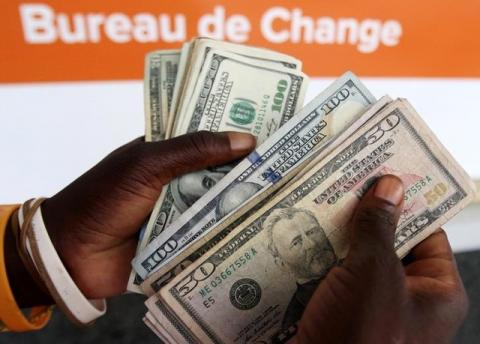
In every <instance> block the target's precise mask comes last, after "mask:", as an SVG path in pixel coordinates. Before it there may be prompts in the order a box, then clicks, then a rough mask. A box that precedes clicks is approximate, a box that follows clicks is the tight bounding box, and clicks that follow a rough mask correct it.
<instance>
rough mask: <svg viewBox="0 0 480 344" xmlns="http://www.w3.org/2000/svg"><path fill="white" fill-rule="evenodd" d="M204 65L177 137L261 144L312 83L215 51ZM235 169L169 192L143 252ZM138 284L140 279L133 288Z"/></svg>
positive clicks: (195, 178) (198, 177)
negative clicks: (248, 137)
mask: <svg viewBox="0 0 480 344" xmlns="http://www.w3.org/2000/svg"><path fill="white" fill-rule="evenodd" d="M205 63H206V66H205V67H204V69H203V71H202V73H201V74H200V76H199V81H202V84H199V85H198V86H197V88H196V90H197V91H196V92H195V94H194V95H195V99H196V101H195V102H194V103H192V106H191V108H189V116H188V121H186V122H185V121H184V123H185V125H184V126H183V127H177V133H176V134H178V135H179V134H184V133H189V132H196V131H199V130H207V131H212V132H219V131H229V130H233V131H241V132H248V133H251V134H253V135H255V136H256V137H257V143H258V144H260V143H262V142H263V141H264V140H265V139H266V138H267V137H269V136H270V135H271V134H273V133H274V132H275V131H276V130H277V129H278V128H279V127H280V126H282V125H283V124H284V123H286V122H287V121H288V120H289V119H290V118H292V117H293V115H294V114H295V113H296V112H297V111H298V109H299V108H300V107H301V106H302V105H303V99H304V96H305V91H306V86H307V83H308V78H307V77H306V76H305V75H304V74H303V73H302V72H300V71H297V70H294V69H291V68H285V67H283V66H282V65H281V64H273V63H267V62H261V61H255V60H252V59H249V58H246V57H243V56H240V55H236V54H232V53H228V52H222V51H217V50H210V52H209V53H208V55H207V59H206V62H205ZM175 136H176V135H175ZM231 168H232V166H230V165H228V166H221V167H217V168H212V169H209V170H204V171H199V172H195V173H190V174H187V175H184V176H182V177H180V178H178V179H175V180H173V181H172V182H171V183H170V184H169V185H168V186H167V187H165V188H164V190H163V191H162V194H161V195H160V198H159V199H158V201H157V203H156V205H155V207H154V210H153V212H152V215H151V217H150V220H149V222H148V225H147V229H146V231H145V234H144V237H143V239H142V242H141V244H140V246H139V249H142V248H143V247H145V245H147V244H148V243H149V242H151V241H152V240H153V239H155V238H156V237H157V236H158V235H159V234H160V233H161V232H162V231H163V230H164V229H165V228H166V227H167V226H169V225H170V224H171V223H172V222H173V221H174V220H175V219H176V218H178V217H179V216H180V214H181V213H182V212H184V211H186V210H187V209H188V208H189V207H190V206H191V205H192V204H193V203H195V201H196V200H197V199H198V198H200V197H201V196H202V195H203V194H204V193H206V192H207V191H208V190H209V189H210V188H211V187H213V186H214V185H215V184H216V183H217V182H218V181H219V180H220V179H221V178H222V177H223V176H225V175H226V174H227V173H228V172H229V171H230V169H231ZM140 281H141V279H140V278H136V279H135V282H134V284H139V282H140ZM129 289H132V288H129Z"/></svg>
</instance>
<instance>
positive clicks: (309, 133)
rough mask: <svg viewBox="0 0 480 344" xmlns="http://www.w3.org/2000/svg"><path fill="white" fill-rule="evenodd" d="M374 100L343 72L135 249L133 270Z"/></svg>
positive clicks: (276, 175)
mask: <svg viewBox="0 0 480 344" xmlns="http://www.w3.org/2000/svg"><path fill="white" fill-rule="evenodd" d="M374 102H375V98H374V97H373V96H372V95H371V94H370V92H369V91H368V90H367V89H366V88H365V87H364V86H363V85H362V84H361V83H360V81H359V80H358V79H357V78H356V77H355V76H354V75H353V74H352V73H346V74H344V75H343V76H342V77H341V78H339V79H338V80H337V81H335V82H334V83H333V84H332V85H331V86H330V87H329V88H327V89H326V90H325V91H324V92H322V93H321V94H320V95H319V96H317V97H316V98H315V99H314V100H313V101H312V102H310V103H309V104H308V105H307V106H305V107H304V108H303V109H302V110H301V111H300V112H299V114H298V115H296V116H295V117H294V118H293V119H292V120H290V121H289V122H287V123H286V124H285V125H284V126H283V127H282V128H280V129H279V130H278V131H277V132H276V133H275V134H273V135H272V136H271V137H270V138H269V139H268V140H267V141H266V142H265V143H264V144H263V145H261V146H260V147H258V148H257V149H256V150H255V151H254V152H253V153H251V154H250V155H249V157H248V158H246V159H244V160H243V161H242V162H241V163H240V164H238V165H237V166H236V167H235V168H234V169H233V170H232V171H231V172H230V173H229V174H228V175H227V177H225V178H223V179H222V180H220V181H219V182H218V183H217V184H216V185H215V186H214V187H213V188H212V189H211V190H210V191H209V192H208V193H206V194H205V195H204V196H203V197H202V198H201V199H200V200H199V201H198V202H196V203H195V204H193V205H192V206H191V207H190V208H189V209H188V210H187V211H186V212H184V213H183V214H182V215H181V216H180V217H179V218H178V219H177V220H176V221H175V222H173V223H172V224H171V225H170V226H169V227H167V229H166V230H165V231H163V232H162V233H160V235H159V236H158V237H157V238H156V239H155V240H153V241H152V242H151V243H150V244H148V245H147V246H146V247H145V248H144V249H143V250H142V251H141V252H139V253H138V254H137V256H136V257H135V259H134V260H133V267H134V269H135V271H136V272H137V273H138V274H139V275H140V276H141V277H142V278H145V277H146V276H148V275H149V274H151V273H153V272H154V271H156V270H158V269H159V268H160V267H161V266H162V265H164V264H165V263H167V262H168V261H169V260H170V259H172V258H173V257H174V256H175V255H177V254H178V253H179V252H180V251H182V250H183V249H185V247H187V245H189V244H190V243H191V242H193V241H194V240H196V239H199V238H201V237H202V236H203V235H205V234H206V232H208V231H209V230H210V229H211V228H212V227H213V226H214V225H215V223H217V222H219V221H220V220H221V219H223V218H224V217H225V216H226V215H229V217H231V214H232V213H233V211H234V210H235V209H237V208H238V207H239V206H241V205H242V203H244V202H246V201H248V200H249V199H256V200H258V201H260V200H261V199H262V195H263V197H265V195H268V192H267V191H268V189H269V188H271V187H273V186H274V185H275V186H278V185H281V183H285V182H286V181H287V175H289V172H291V171H292V170H294V169H295V168H296V167H298V166H300V165H301V164H302V163H304V162H305V161H306V160H307V159H308V157H310V156H311V155H312V154H313V153H314V152H315V151H316V150H317V149H319V147H321V146H322V145H323V144H325V143H326V142H327V141H328V139H331V138H332V137H334V135H335V134H337V133H339V132H341V131H342V130H343V129H344V128H345V127H346V126H347V124H349V123H351V122H352V120H353V119H355V118H356V117H357V116H358V115H360V114H361V113H363V112H364V111H365V110H366V109H367V108H368V107H369V106H370V105H372V104H373V103H374ZM290 177H291V175H290ZM250 204H252V203H250ZM252 205H253V204H252Z"/></svg>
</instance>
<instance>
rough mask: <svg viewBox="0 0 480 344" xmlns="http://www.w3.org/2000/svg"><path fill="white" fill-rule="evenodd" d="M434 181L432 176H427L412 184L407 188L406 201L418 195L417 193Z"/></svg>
mask: <svg viewBox="0 0 480 344" xmlns="http://www.w3.org/2000/svg"><path fill="white" fill-rule="evenodd" d="M432 182H433V179H432V177H430V176H426V177H424V178H422V179H420V180H419V181H417V182H416V183H415V184H412V185H411V186H410V187H409V188H408V189H406V190H405V202H408V201H410V200H411V199H412V198H414V197H415V196H417V194H419V193H421V192H422V191H423V190H424V189H425V188H426V187H427V186H429V185H430V184H431V183H432Z"/></svg>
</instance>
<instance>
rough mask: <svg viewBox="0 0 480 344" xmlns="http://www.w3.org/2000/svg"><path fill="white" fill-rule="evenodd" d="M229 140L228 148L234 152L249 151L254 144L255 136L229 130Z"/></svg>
mask: <svg viewBox="0 0 480 344" xmlns="http://www.w3.org/2000/svg"><path fill="white" fill-rule="evenodd" d="M227 135H228V139H229V140H230V149H231V150H232V152H235V153H243V152H245V153H246V152H249V151H251V150H252V149H253V148H255V145H256V139H255V136H253V135H250V134H245V133H238V132H236V131H230V132H228V133H227Z"/></svg>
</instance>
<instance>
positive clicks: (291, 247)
mask: <svg viewBox="0 0 480 344" xmlns="http://www.w3.org/2000/svg"><path fill="white" fill-rule="evenodd" d="M263 228H264V230H265V235H266V245H267V249H268V251H269V252H270V253H271V255H272V256H273V258H274V260H275V264H276V265H277V266H279V267H280V268H281V269H282V270H284V271H286V272H288V273H290V274H291V275H292V276H293V277H294V278H295V280H296V285H297V289H296V291H295V293H294V294H293V296H292V298H291V300H290V303H289V304H288V306H287V309H286V311H285V314H284V316H283V320H282V329H284V330H286V329H288V328H289V327H291V326H292V325H295V323H296V322H297V321H299V320H300V318H301V316H302V313H303V310H304V309H305V307H306V305H307V303H308V300H310V297H311V296H312V294H313V292H314V291H315V290H316V288H317V286H318V284H319V283H320V281H321V280H322V279H323V278H324V277H325V276H326V275H327V273H328V271H329V270H330V268H332V267H333V266H334V265H335V264H336V263H337V256H336V254H335V251H334V249H333V246H332V244H331V243H330V241H329V240H328V238H327V235H326V234H325V231H324V229H323V228H322V227H321V226H320V224H319V223H318V220H317V219H316V217H315V215H314V214H313V212H311V211H310V210H308V209H302V208H294V207H291V208H280V209H275V210H274V211H272V212H271V213H270V214H269V215H268V217H267V218H266V219H265V222H264V223H263Z"/></svg>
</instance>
